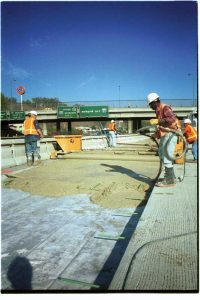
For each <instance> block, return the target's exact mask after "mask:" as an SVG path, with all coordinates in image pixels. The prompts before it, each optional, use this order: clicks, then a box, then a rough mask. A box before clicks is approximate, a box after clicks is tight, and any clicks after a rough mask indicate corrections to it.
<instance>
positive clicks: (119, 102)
mask: <svg viewBox="0 0 200 300" xmlns="http://www.w3.org/2000/svg"><path fill="white" fill-rule="evenodd" d="M118 88H119V107H120V85H119V86H118Z"/></svg>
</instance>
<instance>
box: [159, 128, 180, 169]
mask: <svg viewBox="0 0 200 300" xmlns="http://www.w3.org/2000/svg"><path fill="white" fill-rule="evenodd" d="M172 135H173V136H172ZM169 139H171V140H170V142H169V143H168V141H169ZM176 143H177V136H176V135H175V134H172V133H171V132H170V133H167V134H166V135H164V136H162V137H161V139H160V143H159V149H158V154H159V157H160V159H161V160H162V162H163V164H164V166H165V167H166V168H172V167H173V162H174V160H175V159H173V157H174V151H175V148H176Z"/></svg>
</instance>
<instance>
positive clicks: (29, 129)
mask: <svg viewBox="0 0 200 300" xmlns="http://www.w3.org/2000/svg"><path fill="white" fill-rule="evenodd" d="M36 118H37V112H36V111H33V110H32V111H30V113H29V114H28V117H27V118H26V120H25V121H24V135H25V150H26V156H27V165H28V166H32V165H38V164H39V163H40V162H41V160H40V159H41V157H40V152H39V147H38V146H37V142H38V141H39V140H40V138H43V134H42V131H41V128H40V126H39V123H38V121H37V120H36Z"/></svg>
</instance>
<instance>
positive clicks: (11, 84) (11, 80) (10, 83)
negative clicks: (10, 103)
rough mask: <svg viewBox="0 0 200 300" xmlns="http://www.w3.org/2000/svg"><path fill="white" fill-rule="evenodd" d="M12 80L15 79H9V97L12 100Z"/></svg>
mask: <svg viewBox="0 0 200 300" xmlns="http://www.w3.org/2000/svg"><path fill="white" fill-rule="evenodd" d="M13 81H16V79H11V81H10V99H11V100H12V84H13Z"/></svg>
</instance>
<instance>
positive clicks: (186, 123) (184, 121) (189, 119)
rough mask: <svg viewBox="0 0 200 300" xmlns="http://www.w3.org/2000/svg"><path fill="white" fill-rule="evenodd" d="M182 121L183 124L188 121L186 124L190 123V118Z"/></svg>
mask: <svg viewBox="0 0 200 300" xmlns="http://www.w3.org/2000/svg"><path fill="white" fill-rule="evenodd" d="M183 123H184V124H187V123H188V124H191V123H192V122H191V120H190V119H185V120H184V122H183Z"/></svg>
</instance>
